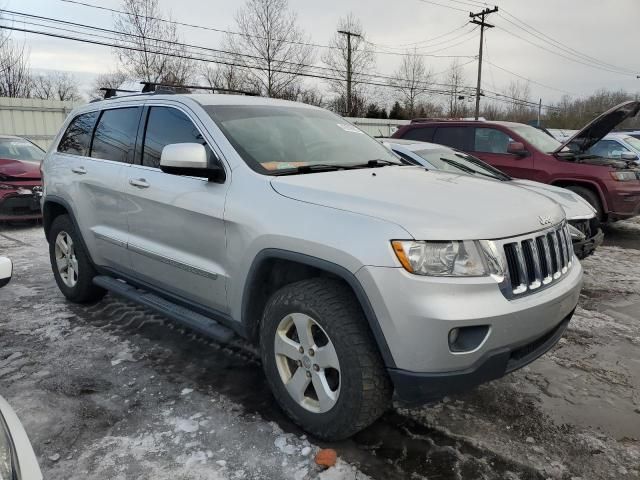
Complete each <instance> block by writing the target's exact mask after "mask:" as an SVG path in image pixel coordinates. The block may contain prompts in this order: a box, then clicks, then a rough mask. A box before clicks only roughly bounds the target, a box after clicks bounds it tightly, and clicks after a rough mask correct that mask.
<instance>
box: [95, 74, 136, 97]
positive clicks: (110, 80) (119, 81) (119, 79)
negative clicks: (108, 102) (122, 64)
mask: <svg viewBox="0 0 640 480" xmlns="http://www.w3.org/2000/svg"><path fill="white" fill-rule="evenodd" d="M130 80H131V78H130V77H129V74H127V73H126V72H124V71H122V70H115V71H113V72H109V73H101V74H100V75H98V76H96V78H95V79H94V80H93V83H92V86H91V90H90V91H89V92H88V93H89V96H90V97H91V98H96V97H102V96H104V92H103V91H101V90H100V89H101V88H121V87H122V86H123V84H124V83H125V82H128V81H130Z"/></svg>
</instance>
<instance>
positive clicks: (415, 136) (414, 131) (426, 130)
mask: <svg viewBox="0 0 640 480" xmlns="http://www.w3.org/2000/svg"><path fill="white" fill-rule="evenodd" d="M434 131H435V128H434V127H417V128H410V129H409V130H407V131H406V132H405V133H404V135H403V136H402V138H406V139H407V140H418V141H419V142H430V141H431V139H432V138H433V132H434Z"/></svg>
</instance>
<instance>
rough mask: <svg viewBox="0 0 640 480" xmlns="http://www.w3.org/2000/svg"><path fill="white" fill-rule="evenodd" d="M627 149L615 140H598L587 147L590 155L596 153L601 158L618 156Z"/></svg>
mask: <svg viewBox="0 0 640 480" xmlns="http://www.w3.org/2000/svg"><path fill="white" fill-rule="evenodd" d="M628 151H629V149H628V148H626V147H625V146H624V145H621V144H620V143H618V142H616V141H615V140H600V141H599V142H598V143H596V144H595V145H594V146H593V147H591V148H590V149H589V153H590V154H591V155H597V156H598V157H603V158H620V156H621V155H622V153H624V152H628Z"/></svg>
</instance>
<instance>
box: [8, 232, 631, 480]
mask: <svg viewBox="0 0 640 480" xmlns="http://www.w3.org/2000/svg"><path fill="white" fill-rule="evenodd" d="M607 235H608V236H607V243H606V246H605V247H603V248H601V249H600V251H599V252H598V253H597V254H596V255H595V256H593V257H591V258H589V259H587V260H586V261H584V262H583V265H584V267H585V271H586V272H585V288H584V291H583V295H582V299H581V302H580V306H579V308H578V311H577V314H576V316H575V317H574V319H573V320H572V322H571V324H570V327H569V330H568V332H567V334H566V336H565V337H564V338H563V339H562V340H561V341H560V343H559V345H558V346H557V347H556V348H555V349H554V350H553V351H552V352H550V353H548V354H547V355H545V356H544V357H543V358H541V359H540V360H538V361H537V362H535V363H534V364H532V365H531V366H529V367H527V368H524V369H522V370H520V371H518V372H516V373H514V374H512V375H510V376H508V377H506V378H504V379H502V380H499V381H496V382H493V383H491V384H488V385H485V386H482V387H480V388H478V389H476V390H474V391H472V392H469V393H467V394H465V395H461V396H457V397H452V398H447V399H445V401H443V402H441V403H439V404H437V405H435V406H431V407H425V408H422V409H417V410H402V409H395V410H393V411H391V412H390V413H389V414H387V415H386V416H385V417H384V418H383V419H381V420H380V421H378V422H377V423H376V424H374V425H373V426H372V427H370V428H369V429H367V430H366V431H364V432H362V433H360V434H358V435H357V436H356V437H354V438H353V439H351V440H348V441H345V442H339V443H335V444H330V445H327V444H324V443H322V442H318V441H316V440H314V439H312V438H307V437H306V436H305V435H304V434H303V432H301V431H300V430H299V429H297V428H296V427H295V426H293V425H292V424H291V423H290V422H288V421H287V420H286V418H285V417H284V416H283V415H282V413H281V412H280V411H279V410H278V408H277V406H276V405H275V403H274V401H273V399H272V397H271V395H270V394H269V392H268V389H267V387H266V385H265V381H264V378H263V376H262V372H261V369H260V365H259V363H258V361H257V359H256V356H255V353H254V352H253V351H252V349H251V348H250V347H249V346H248V345H246V344H243V343H240V342H238V343H236V344H233V345H231V346H226V347H220V346H219V345H216V344H215V343H212V342H210V341H208V340H206V339H203V338H202V337H199V336H196V335H193V334H191V333H190V332H188V331H184V330H182V329H180V328H178V327H176V326H174V325H172V324H171V323H170V322H168V321H165V320H164V319H163V318H161V317H159V316H156V315H153V314H151V313H149V312H148V311H146V310H145V309H143V308H140V307H137V306H134V305H131V304H128V303H126V302H123V301H121V300H119V299H117V298H114V297H112V296H107V297H106V298H105V299H104V300H103V301H102V302H100V303H98V304H96V305H93V306H88V307H87V306H85V307H80V306H76V305H72V304H69V303H67V302H66V301H65V300H64V299H63V297H62V295H61V294H60V293H59V291H58V289H57V287H56V285H55V283H54V280H53V276H52V274H51V270H50V267H49V261H48V256H47V253H46V242H45V240H44V238H43V235H42V231H41V229H40V228H39V227H33V226H20V227H18V226H15V227H9V226H4V227H0V254H1V255H8V256H10V257H12V259H13V260H14V262H15V277H14V281H12V283H11V284H10V285H9V286H7V287H6V288H4V289H3V290H0V394H1V395H3V396H4V397H6V398H7V400H8V401H9V402H10V403H11V404H12V405H13V406H14V407H15V409H16V410H17V412H18V414H19V415H20V417H21V418H22V420H23V423H24V424H25V428H26V429H27V432H28V433H29V435H30V437H31V440H32V442H33V444H34V448H35V450H36V453H37V455H38V457H39V459H40V463H41V467H42V469H43V473H44V475H45V478H47V479H101V480H102V479H107V478H108V479H154V480H162V479H171V480H177V479H227V478H229V479H244V478H265V479H272V478H273V479H276V478H277V479H311V478H325V479H345V478H348V479H365V478H369V477H370V478H374V479H393V478H398V479H400V478H402V479H404V478H411V479H439V480H440V479H445V480H446V479H460V478H464V479H480V478H482V479H512V480H515V479H523V480H524V479H546V478H553V479H556V478H562V479H573V480H576V479H578V478H581V479H585V480H586V479H599V478H615V479H631V478H640V221H636V222H633V221H630V222H620V223H618V224H617V225H616V226H615V227H610V228H609V229H608V232H607ZM327 446H329V447H332V448H335V449H336V450H337V451H338V453H339V455H340V457H341V460H340V462H339V463H338V465H337V467H335V468H332V469H330V470H328V471H325V472H320V471H319V470H318V469H317V468H316V467H315V466H314V464H313V461H312V459H313V455H314V453H315V452H316V450H317V449H318V448H320V447H327Z"/></svg>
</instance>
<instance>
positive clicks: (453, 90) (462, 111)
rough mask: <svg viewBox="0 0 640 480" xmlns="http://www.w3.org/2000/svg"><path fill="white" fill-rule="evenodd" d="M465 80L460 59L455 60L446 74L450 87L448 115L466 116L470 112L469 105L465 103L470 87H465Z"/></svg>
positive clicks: (455, 116)
mask: <svg viewBox="0 0 640 480" xmlns="http://www.w3.org/2000/svg"><path fill="white" fill-rule="evenodd" d="M464 82H465V78H464V72H463V71H462V67H461V66H460V63H459V62H458V60H454V61H453V62H452V63H451V66H450V67H449V71H448V72H447V76H446V83H447V88H448V89H449V95H448V101H447V107H448V111H447V115H448V116H449V117H451V118H457V117H464V116H466V115H467V113H468V112H469V107H468V106H467V104H466V103H465V100H466V99H467V97H468V88H466V87H465V85H464Z"/></svg>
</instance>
